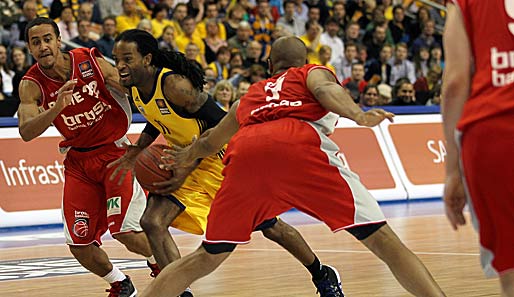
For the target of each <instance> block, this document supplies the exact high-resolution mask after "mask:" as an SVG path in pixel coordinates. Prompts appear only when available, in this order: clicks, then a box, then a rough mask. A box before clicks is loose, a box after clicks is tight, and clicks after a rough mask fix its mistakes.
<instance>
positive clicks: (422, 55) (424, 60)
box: [414, 47, 430, 78]
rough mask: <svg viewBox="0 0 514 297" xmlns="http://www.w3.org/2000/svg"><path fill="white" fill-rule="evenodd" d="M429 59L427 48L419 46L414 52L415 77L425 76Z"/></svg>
mask: <svg viewBox="0 0 514 297" xmlns="http://www.w3.org/2000/svg"><path fill="white" fill-rule="evenodd" d="M429 59H430V52H429V50H428V48H426V47H421V48H420V49H419V51H418V52H417V53H414V71H415V73H416V78H419V77H422V76H427V73H428V68H429V67H430V66H429Z"/></svg>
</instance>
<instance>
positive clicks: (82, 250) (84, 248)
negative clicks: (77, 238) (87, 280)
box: [68, 245, 90, 259]
mask: <svg viewBox="0 0 514 297" xmlns="http://www.w3.org/2000/svg"><path fill="white" fill-rule="evenodd" d="M68 248H69V249H70V252H71V254H72V255H73V256H74V257H75V258H76V259H81V258H84V256H87V255H89V254H90V253H89V250H90V246H89V245H68Z"/></svg>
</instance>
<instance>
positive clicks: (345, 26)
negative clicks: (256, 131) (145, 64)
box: [0, 0, 445, 116]
mask: <svg viewBox="0 0 514 297" xmlns="http://www.w3.org/2000/svg"><path fill="white" fill-rule="evenodd" d="M435 2H436V3H439V4H442V2H444V1H442V0H438V1H435ZM37 16H42V17H50V18H52V19H54V20H55V21H56V23H57V24H58V27H59V29H60V32H61V38H62V40H63V47H62V50H70V49H72V48H73V47H77V46H79V47H97V48H98V49H99V50H100V51H101V52H102V54H103V55H105V56H106V57H112V48H113V45H114V38H115V37H116V35H117V34H119V33H120V32H123V31H124V30H128V29H134V28H139V29H142V30H146V31H148V32H150V33H151V34H152V35H153V36H154V37H155V38H157V39H158V40H159V46H160V47H161V48H162V49H165V50H172V51H180V52H183V53H184V54H185V55H186V57H187V58H189V59H192V60H196V61H197V62H198V63H199V64H200V65H201V66H202V67H203V68H204V71H205V75H206V81H207V83H206V85H205V90H206V91H208V92H210V93H211V94H212V95H213V97H214V99H215V100H216V101H217V102H218V103H219V104H220V105H221V106H222V107H223V108H225V109H228V107H229V106H230V104H231V103H232V102H234V101H235V100H237V99H239V98H240V97H241V96H242V95H244V94H245V93H246V92H247V91H248V88H249V87H250V85H251V84H252V83H254V82H257V81H259V80H263V79H266V78H267V77H268V75H269V73H268V71H267V70H268V69H267V68H268V67H267V59H268V58H269V54H270V48H271V44H272V42H273V41H274V40H276V39H277V38H279V37H282V36H287V35H295V36H298V37H300V39H302V40H303V41H304V43H305V44H306V46H307V49H308V59H309V63H314V64H320V65H324V66H326V67H328V68H329V69H331V70H332V71H333V72H334V75H335V76H336V77H337V78H338V80H339V81H340V82H341V84H342V85H343V86H344V87H345V88H346V89H347V90H348V92H349V94H350V95H351V96H352V98H353V99H354V100H355V102H356V103H359V104H360V105H361V106H376V105H433V104H439V103H440V89H441V77H442V72H443V69H444V57H443V55H442V38H441V28H442V27H443V26H444V20H445V15H444V12H443V11H440V10H438V9H436V8H434V7H432V6H427V5H425V4H422V3H421V2H420V1H415V0H25V1H21V0H2V2H1V3H0V23H1V24H2V26H1V27H0V39H1V40H0V41H1V42H0V78H1V79H0V91H1V92H0V116H13V115H14V114H15V112H16V110H17V106H18V105H19V97H18V85H19V83H20V80H21V78H22V77H23V75H24V73H25V72H26V71H27V69H28V68H29V67H30V66H31V65H32V58H31V56H30V54H29V53H28V51H27V48H26V46H25V36H24V31H25V27H26V25H27V24H28V22H30V21H31V20H32V19H34V18H36V17H37Z"/></svg>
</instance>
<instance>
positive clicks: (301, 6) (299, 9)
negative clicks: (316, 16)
mask: <svg viewBox="0 0 514 297" xmlns="http://www.w3.org/2000/svg"><path fill="white" fill-rule="evenodd" d="M295 3H296V9H295V15H296V17H297V18H298V19H300V20H302V21H303V22H307V20H308V16H307V15H308V12H309V7H308V6H307V5H306V4H305V3H304V1H303V0H295Z"/></svg>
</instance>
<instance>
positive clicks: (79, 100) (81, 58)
mask: <svg viewBox="0 0 514 297" xmlns="http://www.w3.org/2000/svg"><path fill="white" fill-rule="evenodd" d="M69 54H70V59H71V65H72V66H73V68H72V73H71V77H70V79H77V84H76V85H75V88H74V89H73V99H72V102H71V104H70V105H69V106H67V107H66V108H65V109H64V110H63V111H62V112H61V113H60V114H59V115H58V116H57V117H56V118H55V120H54V121H53V124H54V126H55V127H56V128H57V130H58V131H59V132H60V133H61V135H62V136H63V137H64V140H63V141H61V143H60V144H59V147H60V148H66V147H77V148H89V147H94V146H99V145H104V144H108V143H113V142H115V141H117V140H119V139H122V138H123V137H124V136H125V134H126V133H127V130H128V127H129V125H130V122H131V113H130V107H129V105H128V101H127V102H118V101H117V100H116V99H114V98H113V96H112V95H111V93H110V92H109V91H108V89H107V87H106V84H105V79H104V77H103V75H102V71H101V70H100V67H99V65H98V64H97V61H96V58H95V57H102V55H101V54H100V52H99V51H98V50H97V49H96V48H92V49H88V48H77V49H74V50H72V51H70V52H69ZM23 79H26V80H31V81H33V82H34V83H36V84H37V85H38V86H39V89H40V90H41V94H42V95H41V99H40V102H38V104H39V106H40V108H41V109H43V110H46V109H49V108H50V107H51V106H53V105H54V104H55V101H56V100H57V91H58V90H59V89H60V88H61V87H62V86H63V85H64V83H65V82H62V81H58V80H55V79H53V78H50V77H49V76H47V75H46V74H45V73H44V72H43V70H42V69H41V68H40V66H39V64H36V65H34V66H32V67H31V68H30V69H29V70H28V71H27V73H26V74H25V76H24V77H23Z"/></svg>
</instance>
